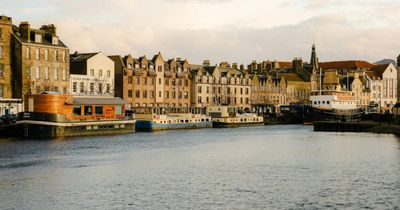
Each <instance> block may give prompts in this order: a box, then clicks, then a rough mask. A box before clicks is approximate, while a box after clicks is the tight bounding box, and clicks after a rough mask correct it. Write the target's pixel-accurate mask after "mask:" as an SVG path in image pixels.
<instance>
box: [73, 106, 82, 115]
mask: <svg viewBox="0 0 400 210" xmlns="http://www.w3.org/2000/svg"><path fill="white" fill-rule="evenodd" d="M72 110H73V113H74V115H77V116H80V115H82V107H81V106H74V108H73V109H72Z"/></svg>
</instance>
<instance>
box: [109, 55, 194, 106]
mask: <svg viewBox="0 0 400 210" xmlns="http://www.w3.org/2000/svg"><path fill="white" fill-rule="evenodd" d="M110 58H112V59H113V60H114V61H115V66H116V70H115V71H116V93H118V94H119V95H122V97H123V98H124V99H125V100H127V101H128V102H129V103H130V106H131V107H189V106H190V105H191V102H190V98H191V95H190V94H191V91H190V89H191V79H190V73H189V62H188V61H187V60H182V59H180V58H178V59H170V60H168V61H165V60H164V58H163V57H162V55H161V53H158V54H157V55H155V56H154V57H153V58H152V59H151V60H150V59H147V57H146V56H142V57H140V58H133V57H132V56H131V55H127V56H125V57H124V58H122V57H120V56H110ZM121 84H122V85H121Z"/></svg>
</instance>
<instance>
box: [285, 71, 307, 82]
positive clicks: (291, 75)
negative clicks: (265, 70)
mask: <svg viewBox="0 0 400 210" xmlns="http://www.w3.org/2000/svg"><path fill="white" fill-rule="evenodd" d="M279 75H280V76H282V77H284V78H285V80H286V81H291V82H304V80H303V79H301V77H299V75H297V74H294V73H280V74H279Z"/></svg>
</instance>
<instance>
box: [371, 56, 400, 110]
mask: <svg viewBox="0 0 400 210" xmlns="http://www.w3.org/2000/svg"><path fill="white" fill-rule="evenodd" d="M366 76H367V77H366V78H367V80H368V81H369V83H370V89H371V95H370V101H371V102H373V103H374V104H376V105H377V106H379V108H380V109H381V110H383V111H386V110H391V108H393V106H394V105H395V104H396V103H397V98H398V95H397V94H398V89H397V87H398V69H397V68H396V67H395V66H394V65H393V64H384V65H376V66H374V67H373V68H371V70H370V71H367V72H366Z"/></svg>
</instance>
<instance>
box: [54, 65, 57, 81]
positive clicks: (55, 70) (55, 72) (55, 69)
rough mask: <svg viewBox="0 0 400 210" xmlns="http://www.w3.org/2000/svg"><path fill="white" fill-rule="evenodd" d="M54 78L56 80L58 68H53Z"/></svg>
mask: <svg viewBox="0 0 400 210" xmlns="http://www.w3.org/2000/svg"><path fill="white" fill-rule="evenodd" d="M54 80H55V81H57V80H58V68H54Z"/></svg>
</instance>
